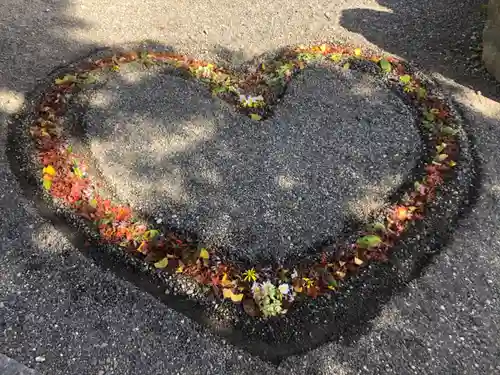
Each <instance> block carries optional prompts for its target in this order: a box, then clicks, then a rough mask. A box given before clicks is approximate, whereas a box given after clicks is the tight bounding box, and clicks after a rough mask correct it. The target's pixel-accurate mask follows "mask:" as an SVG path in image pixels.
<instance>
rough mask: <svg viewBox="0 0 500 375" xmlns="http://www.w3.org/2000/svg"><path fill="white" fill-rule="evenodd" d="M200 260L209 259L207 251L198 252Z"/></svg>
mask: <svg viewBox="0 0 500 375" xmlns="http://www.w3.org/2000/svg"><path fill="white" fill-rule="evenodd" d="M200 258H201V259H208V258H210V255H209V254H208V251H207V249H205V248H202V249H201V250H200Z"/></svg>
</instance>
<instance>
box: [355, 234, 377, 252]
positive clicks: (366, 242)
mask: <svg viewBox="0 0 500 375" xmlns="http://www.w3.org/2000/svg"><path fill="white" fill-rule="evenodd" d="M356 243H357V244H358V246H359V247H361V248H363V249H369V248H371V247H376V246H378V245H380V244H381V243H382V239H381V238H380V237H379V236H376V235H374V234H369V235H367V236H364V237H361V238H359V239H358V240H357V241H356Z"/></svg>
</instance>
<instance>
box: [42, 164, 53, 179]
mask: <svg viewBox="0 0 500 375" xmlns="http://www.w3.org/2000/svg"><path fill="white" fill-rule="evenodd" d="M43 173H44V174H48V175H49V176H55V175H56V170H55V169H54V167H53V166H52V165H47V166H46V167H45V168H43Z"/></svg>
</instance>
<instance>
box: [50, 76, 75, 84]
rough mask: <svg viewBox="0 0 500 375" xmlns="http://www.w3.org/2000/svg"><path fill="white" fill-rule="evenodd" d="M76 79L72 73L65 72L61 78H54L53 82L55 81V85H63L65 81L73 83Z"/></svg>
mask: <svg viewBox="0 0 500 375" xmlns="http://www.w3.org/2000/svg"><path fill="white" fill-rule="evenodd" d="M76 81H77V79H76V77H75V76H74V75H71V74H66V75H65V76H64V77H62V78H56V80H55V83H56V85H63V84H65V83H74V82H76Z"/></svg>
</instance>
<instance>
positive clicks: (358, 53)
mask: <svg viewBox="0 0 500 375" xmlns="http://www.w3.org/2000/svg"><path fill="white" fill-rule="evenodd" d="M354 55H355V56H361V48H356V49H355V50H354Z"/></svg>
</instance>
